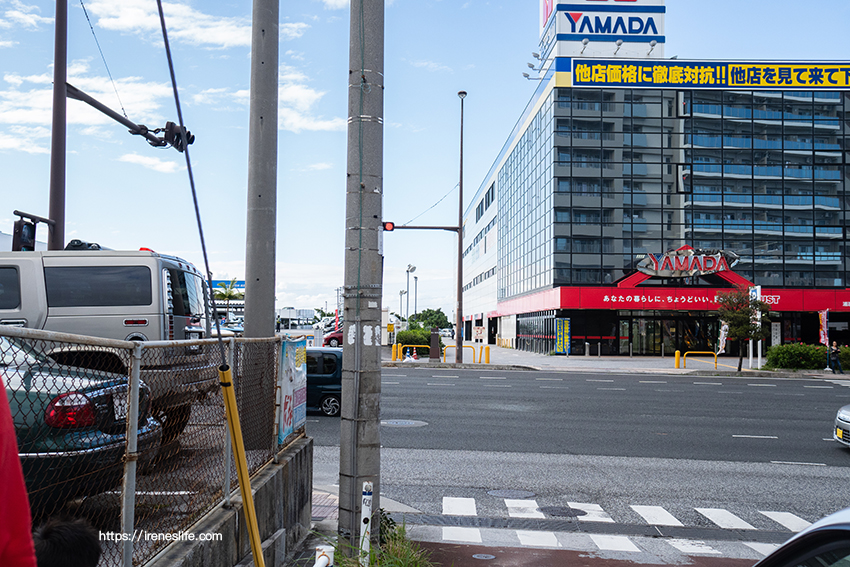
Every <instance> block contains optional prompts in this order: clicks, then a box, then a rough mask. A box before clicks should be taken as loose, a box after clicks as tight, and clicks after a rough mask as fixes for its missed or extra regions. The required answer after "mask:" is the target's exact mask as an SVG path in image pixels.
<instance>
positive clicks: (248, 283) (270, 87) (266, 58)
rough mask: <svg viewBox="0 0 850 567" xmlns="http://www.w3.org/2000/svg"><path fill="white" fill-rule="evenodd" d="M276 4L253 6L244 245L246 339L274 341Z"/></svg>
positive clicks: (274, 0)
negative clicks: (270, 339) (246, 209)
mask: <svg viewBox="0 0 850 567" xmlns="http://www.w3.org/2000/svg"><path fill="white" fill-rule="evenodd" d="M279 13H280V5H279V0H254V8H253V22H252V25H251V34H252V37H251V109H250V117H249V122H250V126H249V132H248V212H247V228H248V230H247V234H246V244H245V321H244V327H245V336H246V337H254V338H257V337H273V336H274V322H275V312H274V281H275V280H274V278H275V244H276V234H277V224H276V223H277V136H278V133H277V98H278V97H277V88H278V71H279V70H278V51H279V48H278V44H279V41H280V37H279Z"/></svg>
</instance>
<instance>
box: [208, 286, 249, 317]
mask: <svg viewBox="0 0 850 567" xmlns="http://www.w3.org/2000/svg"><path fill="white" fill-rule="evenodd" d="M216 287H220V288H221V289H214V290H213V297H215V299H216V300H221V301H224V302H225V307H224V313H225V315H224V318H225V320H226V321H229V320H230V302H231V301H233V300H236V299H242V298H244V297H245V294H244V293H243V292H241V291H237V289H236V278H233V279H232V280H230V283H227V284H226V283H224V282H222V283H219V284H218V285H217V286H216Z"/></svg>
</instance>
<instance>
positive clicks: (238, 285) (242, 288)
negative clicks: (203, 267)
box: [212, 280, 245, 291]
mask: <svg viewBox="0 0 850 567" xmlns="http://www.w3.org/2000/svg"><path fill="white" fill-rule="evenodd" d="M232 281H233V280H213V281H212V284H213V289H215V288H219V287H222V286H224V287H227V286H229V285H230V282H232ZM233 289H238V290H240V291H245V280H236V285H234V286H233Z"/></svg>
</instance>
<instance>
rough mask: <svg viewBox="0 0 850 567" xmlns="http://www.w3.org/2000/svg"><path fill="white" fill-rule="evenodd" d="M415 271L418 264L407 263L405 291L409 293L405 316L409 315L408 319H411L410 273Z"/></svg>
mask: <svg viewBox="0 0 850 567" xmlns="http://www.w3.org/2000/svg"><path fill="white" fill-rule="evenodd" d="M415 271H416V266H414V265H413V264H408V265H407V291H405V292H404V293H406V294H407V309H406V310H405V313H404V316H405V317H407V319H408V320H409V319H410V274H412V273H413V272H415Z"/></svg>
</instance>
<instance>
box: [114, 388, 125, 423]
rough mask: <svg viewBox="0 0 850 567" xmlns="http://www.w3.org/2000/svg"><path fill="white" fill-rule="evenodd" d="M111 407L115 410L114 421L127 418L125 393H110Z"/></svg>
mask: <svg viewBox="0 0 850 567" xmlns="http://www.w3.org/2000/svg"><path fill="white" fill-rule="evenodd" d="M112 408H113V410H114V411H115V421H122V420H124V419H127V396H126V394H112Z"/></svg>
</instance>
